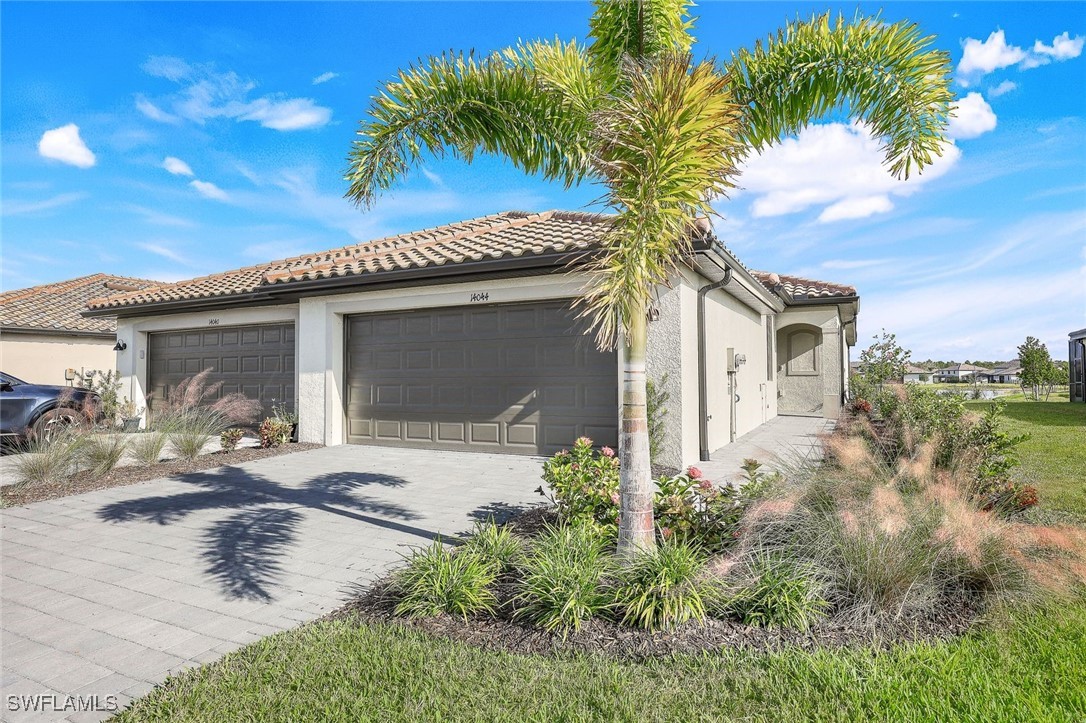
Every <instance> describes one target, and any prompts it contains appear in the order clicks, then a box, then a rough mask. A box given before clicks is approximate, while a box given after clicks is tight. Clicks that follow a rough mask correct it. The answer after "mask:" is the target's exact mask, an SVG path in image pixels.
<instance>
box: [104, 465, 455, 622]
mask: <svg viewBox="0 0 1086 723" xmlns="http://www.w3.org/2000/svg"><path fill="white" fill-rule="evenodd" d="M172 479H174V480H176V481H180V482H184V483H186V484H190V485H193V487H195V488H197V489H195V490H194V491H191V492H180V493H176V494H169V495H158V496H154V497H140V498H137V499H132V500H124V501H120V502H114V503H111V504H108V505H105V506H104V507H102V508H101V509H100V510H98V517H99V518H100V519H102V520H104V521H108V522H116V523H124V522H133V521H143V522H153V523H157V524H159V525H169V524H172V523H175V522H178V521H180V520H182V519H184V518H185V517H187V516H188V515H190V514H192V513H196V512H201V511H215V510H223V511H227V512H228V513H229V514H228V515H227V516H226V517H224V518H222V519H219V520H217V521H215V522H211V523H209V524H208V527H207V529H206V530H204V531H203V532H202V534H201V536H200V556H201V557H202V558H203V561H204V564H205V571H206V573H207V574H208V575H209V576H210V577H211V578H212V579H213V580H215V581H216V582H217V583H218V584H219V586H220V587H221V588H222V590H223V592H224V593H225V594H226V595H227V596H228V597H230V598H234V599H249V600H261V601H266V600H271V599H272V598H273V596H272V589H273V588H274V586H275V585H276V582H277V580H278V579H279V577H280V576H281V575H282V573H283V568H282V562H281V560H282V559H283V558H284V557H285V556H287V555H289V554H290V548H291V546H292V545H293V544H294V543H295V542H296V541H297V534H298V526H299V524H300V523H301V522H302V520H303V519H304V517H305V514H303V513H304V512H306V511H308V512H322V513H326V514H330V515H337V516H339V517H346V518H349V519H351V520H354V521H356V522H358V523H359V535H360V539H362V540H364V539H365V537H364V536H365V534H366V529H365V528H366V527H367V526H376V527H382V528H385V529H390V530H395V531H398V532H402V533H406V534H410V535H414V536H417V537H420V538H423V539H425V540H428V541H430V540H433V539H435V538H436V537H437V536H438V535H437V533H436V532H431V531H429V530H424V529H421V528H418V527H414V526H412V525H408V524H405V522H406V521H410V520H413V519H416V518H417V517H418V515H417V514H415V513H414V512H412V511H411V510H409V509H406V508H404V507H403V506H401V505H398V504H395V503H391V502H384V501H381V500H375V499H372V498H370V497H367V496H366V495H363V494H360V491H361V490H363V489H365V488H367V487H373V486H381V487H402V486H404V485H406V484H407V482H406V480H403V479H401V478H399V477H391V476H388V475H381V474H373V473H365V472H363V473H355V472H333V473H328V474H322V475H318V476H316V477H313V478H312V479H308V480H306V481H305V482H304V483H302V484H301V485H300V486H288V485H282V484H279V483H277V482H274V481H272V480H270V479H268V478H267V477H264V476H261V475H259V474H254V473H253V472H250V471H248V470H244V469H241V468H240V467H229V466H227V467H220V468H218V469H216V470H213V471H209V472H199V473H193V474H185V475H179V476H177V477H174V478H172Z"/></svg>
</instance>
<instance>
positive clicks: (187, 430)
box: [159, 407, 231, 460]
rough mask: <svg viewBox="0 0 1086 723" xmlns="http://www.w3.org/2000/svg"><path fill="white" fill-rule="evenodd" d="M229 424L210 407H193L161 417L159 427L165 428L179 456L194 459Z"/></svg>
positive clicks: (228, 421)
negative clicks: (164, 417)
mask: <svg viewBox="0 0 1086 723" xmlns="http://www.w3.org/2000/svg"><path fill="white" fill-rule="evenodd" d="M230 424H231V422H230V420H229V419H228V418H227V417H225V416H224V415H223V414H222V413H220V412H218V411H216V410H214V409H211V408H210V407H195V408H193V409H188V410H185V411H183V412H180V413H177V414H174V415H171V416H170V417H168V418H166V419H163V420H162V421H161V422H160V423H159V427H160V428H162V429H165V430H166V436H167V437H168V438H169V440H170V446H171V447H173V449H174V451H176V452H177V454H178V456H179V457H181V458H182V459H186V460H194V459H196V458H197V457H199V456H200V455H201V454H202V453H203V451H204V448H205V447H206V446H207V445H208V443H209V442H210V441H211V440H212V439H214V438H215V437H218V436H219V435H220V434H222V433H223V432H224V431H226V429H228V428H229V427H230Z"/></svg>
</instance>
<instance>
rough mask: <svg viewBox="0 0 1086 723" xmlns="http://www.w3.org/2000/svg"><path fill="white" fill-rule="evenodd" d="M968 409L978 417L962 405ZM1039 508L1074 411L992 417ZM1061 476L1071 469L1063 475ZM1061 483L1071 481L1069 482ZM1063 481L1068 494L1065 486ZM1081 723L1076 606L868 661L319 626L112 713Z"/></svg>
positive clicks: (144, 716) (1058, 473)
mask: <svg viewBox="0 0 1086 723" xmlns="http://www.w3.org/2000/svg"><path fill="white" fill-rule="evenodd" d="M978 404H983V402H982V403H978ZM1007 411H1008V417H1009V419H1010V420H1011V424H1012V425H1013V428H1014V429H1015V431H1018V432H1030V433H1031V434H1032V435H1033V438H1032V439H1031V440H1030V441H1029V442H1027V443H1026V444H1025V445H1024V448H1023V452H1022V457H1023V462H1024V465H1023V471H1024V473H1025V474H1028V475H1029V476H1030V477H1031V478H1032V479H1033V480H1035V482H1036V484H1037V485H1038V487H1039V488H1040V490H1041V493H1042V502H1041V505H1042V506H1051V508H1052V509H1058V510H1063V511H1067V512H1074V513H1080V514H1083V515H1086V497H1084V495H1083V490H1082V484H1083V479H1086V472H1084V468H1083V466H1082V465H1083V460H1084V459H1086V405H1081V406H1080V407H1079V408H1078V409H1074V408H1072V407H1071V405H1070V404H1068V403H1067V402H1066V401H1064V402H1062V403H1060V402H1050V403H1048V404H1045V403H1040V404H1037V403H1031V402H1024V401H1021V400H1019V401H1015V402H1012V403H1011V404H1009V405H1008V408H1007ZM1076 470H1077V472H1076ZM1076 475H1077V478H1076ZM1076 482H1077V487H1076ZM706 719H709V720H738V719H742V720H751V721H778V720H785V721H803V720H892V721H946V720H985V721H1002V720H1006V721H1023V720H1030V721H1083V720H1086V602H1083V603H1079V604H1073V605H1063V606H1060V607H1051V608H1047V609H1041V610H1032V611H1024V610H1020V611H1017V612H1010V611H1004V612H1002V613H999V614H995V615H993V619H992V622H991V623H989V624H987V625H985V626H981V627H978V628H977V629H975V630H974V631H973V632H971V633H970V634H969V635H967V636H966V637H964V638H962V639H959V640H956V641H954V642H950V643H942V644H937V645H928V644H925V645H910V646H902V647H900V648H897V649H894V650H891V651H884V652H873V651H869V650H851V651H837V652H815V653H808V652H802V651H795V650H789V651H783V652H779V653H776V654H771V655H770V654H764V653H761V654H760V653H747V652H736V651H724V652H722V653H720V654H716V655H702V656H679V657H673V658H667V659H662V660H658V661H653V662H649V663H630V662H624V663H617V662H613V661H610V660H607V659H605V658H603V657H599V656H573V657H562V658H553V657H537V656H522V655H514V654H502V653H492V652H485V651H483V650H480V649H477V648H474V647H471V646H468V645H465V644H462V643H453V642H449V641H445V640H438V639H433V638H429V637H427V636H425V635H423V634H421V633H419V632H415V631H407V630H403V629H400V628H398V627H395V626H360V625H358V624H353V623H350V622H346V621H335V622H321V623H315V624H312V625H307V626H304V627H302V628H300V629H297V630H293V631H288V632H285V633H280V634H279V635H275V636H273V637H270V638H267V639H265V640H262V641H259V642H257V643H255V644H253V645H250V646H249V647H247V648H245V649H243V650H241V651H239V652H237V653H235V654H232V655H228V656H227V657H225V658H223V659H222V660H220V661H219V662H217V663H214V664H212V665H209V666H205V667H203V668H201V669H199V670H195V671H190V672H188V673H186V674H184V675H181V676H179V677H177V678H173V679H171V680H170V681H168V682H167V684H166V685H165V686H163V687H160V688H158V689H156V690H155V691H154V692H152V693H151V694H150V695H148V696H147V697H146V698H143V699H142V700H139V701H137V702H136V703H135V705H134V706H133V708H132V709H130V710H129V711H126V712H125V713H122V714H121V716H120V720H123V721H149V720H161V721H167V720H168V721H176V720H198V721H219V720H254V721H255V720H259V721H304V720H336V721H360V720H366V721H368V720H510V721H520V720H538V721H551V720H629V721H634V720H636V721H655V720H706Z"/></svg>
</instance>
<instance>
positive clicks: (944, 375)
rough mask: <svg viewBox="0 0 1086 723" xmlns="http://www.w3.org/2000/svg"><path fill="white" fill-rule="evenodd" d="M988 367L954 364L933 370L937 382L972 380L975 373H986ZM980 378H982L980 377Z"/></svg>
mask: <svg viewBox="0 0 1086 723" xmlns="http://www.w3.org/2000/svg"><path fill="white" fill-rule="evenodd" d="M987 371H988V370H987V369H983V368H981V367H978V366H976V365H975V364H954V365H951V366H948V367H943V368H942V369H936V370H935V371H934V372H932V374H933V376H934V379H935V381H937V382H972V381H973V375H974V374H977V373H980V374H982V375H983V374H984V373H985V372H987ZM977 379H978V380H980V379H981V378H980V377H978V378H977Z"/></svg>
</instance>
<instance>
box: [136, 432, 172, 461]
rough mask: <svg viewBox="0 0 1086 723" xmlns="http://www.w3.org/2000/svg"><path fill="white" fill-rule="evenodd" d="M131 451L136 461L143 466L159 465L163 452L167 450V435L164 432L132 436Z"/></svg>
mask: <svg viewBox="0 0 1086 723" xmlns="http://www.w3.org/2000/svg"><path fill="white" fill-rule="evenodd" d="M128 447H129V449H131V450H132V456H133V457H135V458H136V461H137V462H139V463H140V464H143V465H152V464H158V460H159V459H160V458H161V457H162V450H164V449H165V448H166V435H165V434H164V433H162V432H155V431H150V432H143V433H141V434H134V435H132V439H131V440H129V442H128Z"/></svg>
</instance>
